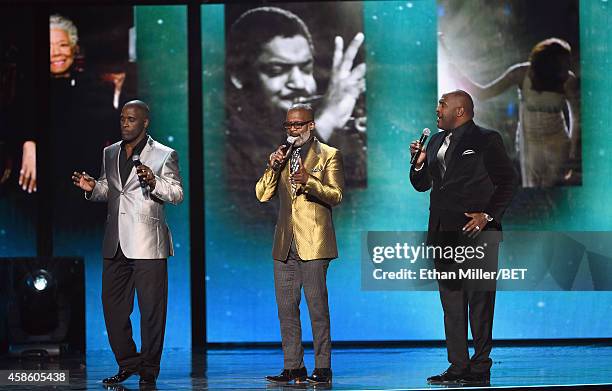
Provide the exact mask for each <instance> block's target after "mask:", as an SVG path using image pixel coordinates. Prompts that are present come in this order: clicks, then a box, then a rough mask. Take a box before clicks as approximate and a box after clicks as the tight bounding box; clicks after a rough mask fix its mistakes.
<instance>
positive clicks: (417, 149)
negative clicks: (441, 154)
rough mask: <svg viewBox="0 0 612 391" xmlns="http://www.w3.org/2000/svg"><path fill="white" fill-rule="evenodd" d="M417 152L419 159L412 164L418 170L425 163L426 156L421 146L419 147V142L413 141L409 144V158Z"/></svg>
mask: <svg viewBox="0 0 612 391" xmlns="http://www.w3.org/2000/svg"><path fill="white" fill-rule="evenodd" d="M417 152H418V153H419V157H418V158H417V160H416V162H415V163H414V166H415V167H416V168H418V169H420V168H421V165H422V164H423V163H424V162H425V158H426V157H427V154H426V153H425V150H423V146H422V145H421V143H420V142H419V140H414V141H413V142H411V143H410V156H411V157H412V156H414V154H415V153H417Z"/></svg>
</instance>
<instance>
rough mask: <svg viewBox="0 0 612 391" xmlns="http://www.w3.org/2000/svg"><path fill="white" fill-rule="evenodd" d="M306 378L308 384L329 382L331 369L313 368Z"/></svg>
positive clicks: (330, 380)
mask: <svg viewBox="0 0 612 391" xmlns="http://www.w3.org/2000/svg"><path fill="white" fill-rule="evenodd" d="M307 380H308V383H310V384H331V382H332V370H331V369H330V368H315V370H314V371H312V375H310V376H308V378H307Z"/></svg>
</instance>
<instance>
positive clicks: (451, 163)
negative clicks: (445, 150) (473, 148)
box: [444, 125, 474, 178]
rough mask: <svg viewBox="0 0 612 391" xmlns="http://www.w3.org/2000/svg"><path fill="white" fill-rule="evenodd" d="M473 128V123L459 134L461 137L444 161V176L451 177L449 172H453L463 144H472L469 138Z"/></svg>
mask: <svg viewBox="0 0 612 391" xmlns="http://www.w3.org/2000/svg"><path fill="white" fill-rule="evenodd" d="M473 130H474V125H472V126H470V127H469V128H467V129H466V130H465V132H464V134H463V135H462V136H461V139H459V141H458V142H457V145H455V146H454V147H453V150H452V152H451V157H450V159H449V160H448V162H447V163H446V173H445V174H444V177H445V178H451V174H452V173H453V171H454V170H455V167H456V166H457V161H458V159H459V156H461V154H462V153H463V150H464V147H465V145H466V144H467V145H471V144H472V142H471V138H472V131H473ZM451 142H452V141H451Z"/></svg>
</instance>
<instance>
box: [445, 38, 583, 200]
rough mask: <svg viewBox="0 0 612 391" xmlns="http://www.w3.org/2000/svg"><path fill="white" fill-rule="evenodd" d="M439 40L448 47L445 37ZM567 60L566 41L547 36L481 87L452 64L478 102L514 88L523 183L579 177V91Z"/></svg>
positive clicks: (455, 74)
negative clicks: (525, 54)
mask: <svg viewBox="0 0 612 391" xmlns="http://www.w3.org/2000/svg"><path fill="white" fill-rule="evenodd" d="M440 40H441V44H442V47H443V48H446V46H445V43H444V36H442V35H441V36H440ZM445 50H448V49H447V48H446V49H445ZM570 63H571V47H570V45H569V43H567V42H566V41H564V40H562V39H559V38H548V39H545V40H543V41H541V42H539V43H537V44H536V45H535V46H534V47H533V49H532V50H531V54H530V56H529V61H527V62H521V63H517V64H514V65H511V66H510V67H509V68H508V69H506V70H505V71H504V72H503V73H502V74H501V75H500V76H499V77H497V78H496V79H495V80H493V81H492V82H490V83H488V84H485V85H481V84H478V83H476V82H474V81H472V80H471V79H470V78H469V77H468V76H466V75H465V74H463V73H462V72H461V71H460V70H459V68H458V67H456V66H452V67H451V69H453V71H452V73H453V74H452V75H451V77H454V78H455V79H456V80H457V82H458V84H459V85H460V86H461V87H460V88H464V89H466V90H467V91H469V92H470V93H471V94H472V95H473V96H474V97H475V98H476V99H478V100H486V99H489V98H492V97H495V96H498V95H500V94H501V93H503V92H505V91H506V90H508V89H510V88H514V87H516V88H518V92H519V121H518V127H517V134H516V150H517V157H518V160H519V163H520V173H521V178H522V184H523V187H536V188H547V187H552V186H559V185H571V184H577V183H576V182H577V181H579V179H577V178H576V177H575V176H576V174H575V170H574V169H573V167H574V166H575V162H576V159H577V158H578V157H579V140H580V120H579V119H580V103H579V100H580V92H579V87H578V81H577V78H576V76H575V75H574V73H573V72H572V71H571V70H570Z"/></svg>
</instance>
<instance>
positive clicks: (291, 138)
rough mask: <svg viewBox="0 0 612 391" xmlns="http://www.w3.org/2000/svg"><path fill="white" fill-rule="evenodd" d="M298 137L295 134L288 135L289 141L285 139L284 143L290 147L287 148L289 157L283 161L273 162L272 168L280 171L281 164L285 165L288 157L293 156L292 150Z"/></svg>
mask: <svg viewBox="0 0 612 391" xmlns="http://www.w3.org/2000/svg"><path fill="white" fill-rule="evenodd" d="M297 139H298V138H297V137H294V136H287V141H285V142H284V143H283V145H284V146H286V147H288V149H287V152H286V154H287V157H286V158H285V159H284V160H283V161H282V162H279V161H275V162H274V163H272V169H273V170H274V171H278V169H279V168H281V166H284V165H285V163H286V162H287V159H288V158H289V157H290V156H291V152H292V151H293V146H294V145H295V142H296V141H297Z"/></svg>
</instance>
